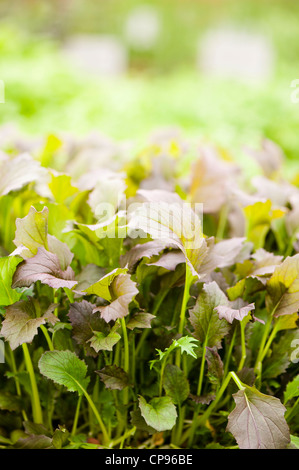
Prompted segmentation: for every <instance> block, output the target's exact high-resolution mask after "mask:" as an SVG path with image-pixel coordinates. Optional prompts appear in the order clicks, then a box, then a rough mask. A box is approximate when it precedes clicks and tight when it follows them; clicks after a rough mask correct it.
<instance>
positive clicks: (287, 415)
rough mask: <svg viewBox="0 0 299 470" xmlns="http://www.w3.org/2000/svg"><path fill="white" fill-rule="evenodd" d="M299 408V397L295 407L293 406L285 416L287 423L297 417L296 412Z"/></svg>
mask: <svg viewBox="0 0 299 470" xmlns="http://www.w3.org/2000/svg"><path fill="white" fill-rule="evenodd" d="M298 406H299V397H298V398H297V400H296V401H295V403H294V405H293V406H292V408H289V409H288V411H287V412H286V414H285V416H284V417H285V419H286V421H288V420H291V418H292V417H293V416H294V415H295V412H297V408H298Z"/></svg>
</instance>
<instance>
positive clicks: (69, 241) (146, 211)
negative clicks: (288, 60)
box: [0, 136, 299, 449]
mask: <svg viewBox="0 0 299 470" xmlns="http://www.w3.org/2000/svg"><path fill="white" fill-rule="evenodd" d="M167 138H168V140H167ZM167 138H166V139H165V140H164V141H163V143H159V142H157V143H155V144H153V145H152V146H148V147H147V148H146V150H145V151H144V152H142V153H141V154H140V155H138V156H137V157H136V159H133V160H129V161H128V160H127V159H124V158H122V157H121V156H120V157H119V159H117V160H116V161H117V165H115V162H114V163H113V167H112V162H111V166H110V167H109V165H110V163H109V162H106V163H105V166H103V163H102V162H103V159H102V158H101V151H103V146H102V142H101V139H100V138H99V140H98V141H93V143H92V145H93V150H94V147H95V148H96V149H97V151H98V154H97V155H98V157H97V158H96V159H95V160H94V161H87V162H86V160H85V159H84V158H82V155H83V153H82V152H83V151H84V150H87V149H88V148H89V145H90V143H89V142H88V140H87V141H86V142H84V141H83V142H82V141H81V142H76V141H74V142H73V145H72V146H70V145H69V143H68V145H67V144H66V145H65V146H64V145H63V142H62V140H61V141H60V142H61V145H60V147H59V150H57V148H55V150H53V151H49V149H48V153H47V159H46V161H45V159H44V158H42V157H43V156H44V155H45V150H44V149H40V153H39V155H38V154H36V155H35V158H33V157H31V156H30V155H29V154H21V155H18V153H17V152H16V151H11V152H10V153H7V154H6V153H4V152H3V153H2V154H1V160H0V175H1V176H0V254H1V257H0V313H1V316H0V319H1V320H0V321H1V330H0V335H1V338H2V340H1V341H2V344H4V349H5V358H3V361H1V364H0V374H1V381H0V446H1V447H2V448H17V449H21V448H43V449H48V448H58V449H60V448H68V449H77V448H142V449H146V448H155V447H156V448H160V447H163V448H195V449H196V448H200V449H204V448H207V449H209V448H219V449H231V448H240V449H286V448H298V447H299V444H298V440H299V437H298V432H299V420H298V416H299V413H298V410H299V379H298V361H299V354H298V347H299V346H298V345H299V330H298V309H299V253H298V250H299V247H298V238H299V237H298V235H299V189H298V187H297V184H298V181H299V179H298V177H295V178H294V181H293V182H291V181H287V180H285V179H283V176H282V162H283V158H282V154H281V152H280V150H279V149H278V148H277V147H276V146H275V144H274V143H272V142H268V141H266V143H264V144H263V148H262V149H261V150H260V151H255V152H253V151H252V152H251V155H253V156H254V157H255V158H256V161H257V162H258V163H257V167H256V168H257V174H256V176H255V177H253V178H252V177H251V179H250V180H248V178H247V176H246V172H245V173H244V172H241V171H240V168H238V166H237V165H236V164H235V163H234V162H233V160H232V159H228V157H227V155H226V157H225V159H224V158H223V157H222V153H221V152H220V151H218V150H217V149H215V148H213V147H212V146H211V147H209V148H206V147H203V148H200V149H199V154H198V150H197V149H195V150H192V149H191V150H190V151H189V153H188V152H187V153H185V149H186V146H185V145H183V144H182V143H181V142H179V141H173V140H172V138H169V136H168V137H167ZM111 145H112V144H111ZM174 148H175V149H176V151H175V153H174V152H173V149H174ZM106 151H107V149H106V150H105V152H106ZM274 157H275V158H274ZM248 158H250V157H249V156H248ZM61 162H63V163H61ZM157 162H158V164H159V165H160V166H159V165H158V166H157ZM162 162H163V164H162ZM158 167H159V170H158V172H157V168H158ZM83 170H84V171H83ZM244 187H248V188H250V189H249V190H248V192H244V191H243V190H242V189H241V188H244ZM124 202H125V204H124ZM196 204H201V205H202V206H201V208H202V213H201V214H200V213H199V212H198V211H197V209H196V207H198V206H197V205H196Z"/></svg>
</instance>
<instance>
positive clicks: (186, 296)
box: [175, 263, 193, 367]
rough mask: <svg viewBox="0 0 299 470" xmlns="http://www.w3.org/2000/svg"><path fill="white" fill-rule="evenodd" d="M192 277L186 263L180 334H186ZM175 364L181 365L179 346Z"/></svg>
mask: <svg viewBox="0 0 299 470" xmlns="http://www.w3.org/2000/svg"><path fill="white" fill-rule="evenodd" d="M192 279H193V274H192V272H191V269H190V267H189V265H188V264H187V263H186V275H185V287H184V296H183V301H182V306H181V313H180V323H179V329H178V333H179V335H183V334H184V326H185V317H186V309H187V304H188V300H189V291H190V286H191V283H192ZM175 364H176V366H177V367H180V366H181V348H178V350H177V352H176V358H175Z"/></svg>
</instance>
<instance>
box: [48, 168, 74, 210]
mask: <svg viewBox="0 0 299 470" xmlns="http://www.w3.org/2000/svg"><path fill="white" fill-rule="evenodd" d="M51 177H52V178H51V181H50V183H49V188H50V190H51V193H52V194H53V196H54V199H55V202H57V203H58V204H63V203H64V202H65V200H66V199H68V198H70V197H71V196H73V195H74V194H76V193H77V192H78V191H79V190H78V188H76V187H75V186H73V185H72V182H71V181H72V178H71V176H69V175H54V174H52V175H51Z"/></svg>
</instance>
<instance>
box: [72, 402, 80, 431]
mask: <svg viewBox="0 0 299 470" xmlns="http://www.w3.org/2000/svg"><path fill="white" fill-rule="evenodd" d="M81 401H82V395H80V396H79V398H78V401H77V406H76V412H75V416H74V422H73V427H72V433H71V435H72V436H75V434H76V432H77V426H78V420H79V414H80V406H81Z"/></svg>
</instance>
